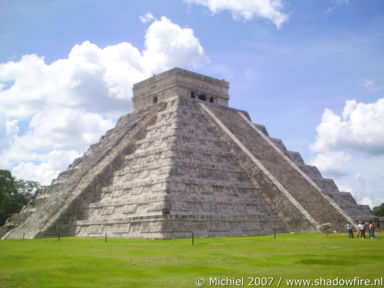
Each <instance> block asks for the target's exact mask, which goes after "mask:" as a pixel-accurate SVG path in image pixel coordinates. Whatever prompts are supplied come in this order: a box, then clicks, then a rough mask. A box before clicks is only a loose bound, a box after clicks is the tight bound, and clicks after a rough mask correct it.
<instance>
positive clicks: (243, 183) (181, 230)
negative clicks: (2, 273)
mask: <svg viewBox="0 0 384 288" xmlns="http://www.w3.org/2000/svg"><path fill="white" fill-rule="evenodd" d="M228 88H229V83H228V82H226V81H224V80H217V79H214V78H211V77H207V76H204V75H201V74H197V73H193V72H190V71H187V70H183V69H180V68H174V69H172V70H169V71H167V72H164V73H161V74H158V75H154V76H153V77H151V78H149V79H147V80H144V81H142V82H140V83H137V84H135V85H134V87H133V91H134V97H133V103H134V111H133V112H132V113H130V114H127V115H124V116H122V117H121V118H120V119H119V121H118V123H117V125H116V127H115V128H114V129H112V130H110V131H108V132H107V133H106V134H105V135H104V136H103V137H102V138H101V139H100V141H99V142H98V143H97V144H94V145H92V146H91V147H90V148H89V150H88V151H87V152H86V153H85V154H84V155H83V157H81V158H79V159H76V160H75V161H74V162H73V164H72V165H70V166H69V168H68V170H66V171H65V172H63V173H61V174H60V175H59V176H58V177H57V179H55V180H54V181H53V182H52V184H51V185H50V186H49V187H48V188H47V189H46V190H45V191H44V192H43V193H41V194H39V195H38V196H37V197H36V198H35V199H34V200H33V201H31V202H30V203H29V204H28V205H26V206H25V207H24V208H23V209H22V211H21V212H20V213H19V214H16V215H14V216H12V217H11V218H10V219H8V221H7V222H6V224H5V225H4V226H3V227H2V230H1V231H0V233H1V236H2V238H3V239H18V238H36V237H55V236H57V235H58V234H60V235H62V236H79V237H103V236H104V235H105V234H107V235H108V236H109V237H134V238H148V239H165V238H182V237H190V235H191V232H192V231H194V233H195V235H196V236H198V237H210V236H220V235H258V234H266V233H272V232H273V231H276V232H292V231H295V232H317V231H318V226H319V225H320V224H323V223H331V224H332V228H333V229H334V230H337V231H344V230H345V224H346V222H353V221H356V220H366V219H370V218H371V217H372V214H371V211H370V209H369V207H368V206H362V205H358V204H356V202H355V200H354V199H353V197H352V196H351V194H349V193H346V192H340V191H339V190H338V189H337V187H336V185H335V183H334V182H333V181H332V180H330V179H324V178H323V177H322V176H321V174H320V173H319V171H318V170H317V168H316V167H313V166H309V165H306V164H305V163H304V161H303V160H302V158H301V156H300V154H299V153H297V152H290V151H288V150H287V149H286V148H285V146H284V145H283V143H282V141H281V140H279V139H275V138H271V137H270V136H269V135H268V132H267V131H266V129H265V127H264V126H261V125H257V124H253V123H252V122H251V120H250V118H249V115H248V114H247V112H244V111H240V110H237V109H233V108H229V107H228V100H229V96H228Z"/></svg>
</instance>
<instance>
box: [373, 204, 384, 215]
mask: <svg viewBox="0 0 384 288" xmlns="http://www.w3.org/2000/svg"><path fill="white" fill-rule="evenodd" d="M373 214H375V215H376V216H378V217H384V203H381V205H379V206H376V207H373Z"/></svg>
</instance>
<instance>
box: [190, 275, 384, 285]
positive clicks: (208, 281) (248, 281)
mask: <svg viewBox="0 0 384 288" xmlns="http://www.w3.org/2000/svg"><path fill="white" fill-rule="evenodd" d="M383 283H384V280H383V277H380V278H376V279H364V278H360V277H354V278H349V279H348V278H339V277H336V278H323V277H319V278H316V279H301V278H296V279H295V278H286V279H285V278H283V277H280V278H275V277H197V278H196V279H195V285H196V287H280V286H281V287H288V286H290V287H306V286H307V287H351V286H354V287H367V286H370V287H383Z"/></svg>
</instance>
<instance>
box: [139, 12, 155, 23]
mask: <svg viewBox="0 0 384 288" xmlns="http://www.w3.org/2000/svg"><path fill="white" fill-rule="evenodd" d="M139 19H140V21H141V22H142V23H147V22H150V21H152V20H154V19H155V16H153V14H152V13H151V12H148V13H147V14H145V15H140V16H139Z"/></svg>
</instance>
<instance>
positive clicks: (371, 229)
mask: <svg viewBox="0 0 384 288" xmlns="http://www.w3.org/2000/svg"><path fill="white" fill-rule="evenodd" d="M368 232H369V238H370V239H374V238H375V223H374V222H373V221H371V222H369V224H368Z"/></svg>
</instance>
